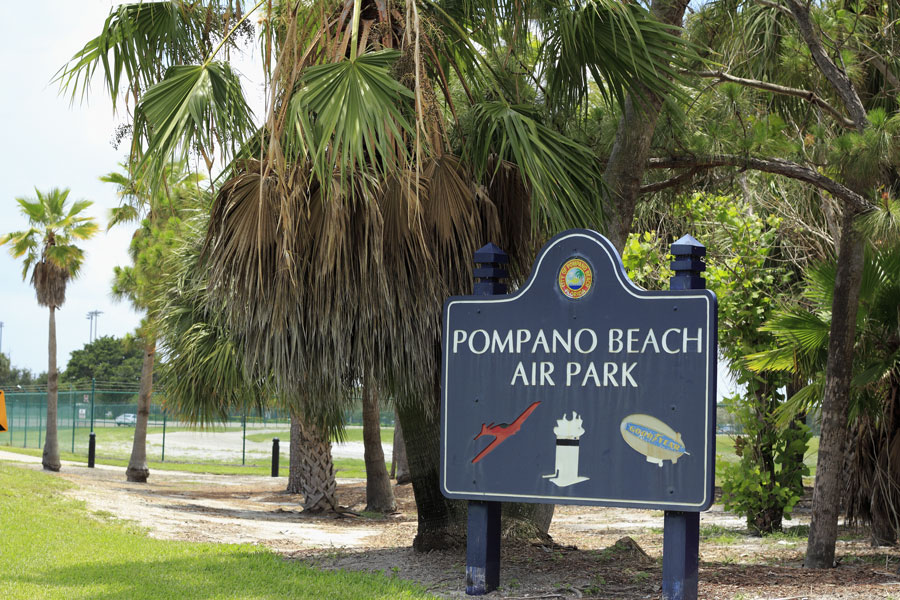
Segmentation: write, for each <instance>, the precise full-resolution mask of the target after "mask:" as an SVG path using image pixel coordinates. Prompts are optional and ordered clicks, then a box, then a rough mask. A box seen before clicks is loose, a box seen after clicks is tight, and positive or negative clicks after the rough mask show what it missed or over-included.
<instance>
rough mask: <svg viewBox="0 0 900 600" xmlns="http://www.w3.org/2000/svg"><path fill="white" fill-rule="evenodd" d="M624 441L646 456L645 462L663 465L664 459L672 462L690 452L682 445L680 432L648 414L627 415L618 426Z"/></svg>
mask: <svg viewBox="0 0 900 600" xmlns="http://www.w3.org/2000/svg"><path fill="white" fill-rule="evenodd" d="M619 431H620V432H621V433H622V438H623V439H624V440H625V443H626V444H628V445H629V446H631V447H632V448H634V449H635V450H636V451H637V452H639V453H641V454H643V455H644V456H646V457H647V462H651V463H656V464H657V465H659V466H660V467H662V466H663V461H664V460H671V461H672V464H673V465H674V464H675V463H677V462H678V459H679V458H681V457H682V455H684V454H690V453H689V452H688V451H687V449H686V448H685V447H684V442H683V441H682V439H681V434H680V433H677V432H676V431H675V430H674V429H672V428H671V427H669V426H668V425H666V424H665V423H663V422H662V421H660V420H659V419H657V418H656V417H651V416H650V415H641V414H635V415H628V416H627V417H625V418H624V419H622V424H621V425H620V426H619Z"/></svg>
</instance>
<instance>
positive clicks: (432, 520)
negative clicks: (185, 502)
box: [61, 0, 683, 547]
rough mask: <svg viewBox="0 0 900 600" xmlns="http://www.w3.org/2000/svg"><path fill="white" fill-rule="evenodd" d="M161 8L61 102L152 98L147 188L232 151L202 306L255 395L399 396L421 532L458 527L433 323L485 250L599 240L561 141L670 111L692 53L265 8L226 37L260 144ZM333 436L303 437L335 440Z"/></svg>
mask: <svg viewBox="0 0 900 600" xmlns="http://www.w3.org/2000/svg"><path fill="white" fill-rule="evenodd" d="M158 4H159V5H166V6H168V7H169V8H164V7H159V6H158ZM158 4H154V5H153V6H154V8H153V9H152V10H154V11H157V13H158V16H157V17H156V18H155V20H154V18H152V16H151V15H150V13H149V12H146V11H144V9H142V8H140V7H139V6H137V5H130V6H129V7H127V8H126V7H123V8H119V9H117V10H116V11H114V12H113V13H112V15H111V17H110V19H109V20H108V21H107V23H106V25H105V27H104V30H103V32H102V33H101V35H100V36H98V38H96V39H95V40H92V41H91V42H89V43H88V44H87V45H86V46H85V48H84V49H83V50H82V51H81V52H79V53H78V54H77V55H76V57H75V58H74V59H73V61H72V62H70V64H69V65H68V66H67V67H66V68H64V69H63V71H62V72H61V79H62V81H63V83H64V84H67V85H68V86H69V88H70V89H71V90H72V91H73V93H74V92H75V91H76V90H84V89H85V83H86V78H88V77H89V76H90V75H91V74H92V73H93V71H94V69H96V68H97V67H98V66H101V65H102V69H103V76H104V78H105V81H106V84H107V85H106V87H107V89H108V90H109V91H110V93H111V94H113V95H118V90H119V87H118V85H119V84H118V82H119V80H120V79H121V78H122V77H123V74H124V76H127V77H128V79H129V82H130V83H129V85H134V83H135V82H138V83H146V85H140V86H138V87H141V88H142V89H146V92H145V93H144V94H143V96H142V97H141V99H140V101H139V102H138V103H137V105H136V116H137V119H136V121H135V123H136V127H135V130H134V133H135V140H136V146H137V147H140V148H141V150H142V154H141V156H142V158H141V161H142V163H143V164H145V165H147V167H148V168H149V169H150V171H151V172H159V169H160V167H161V165H162V164H164V161H165V160H168V159H169V157H171V155H172V154H176V155H181V156H184V155H187V154H188V153H189V152H190V151H191V150H192V149H193V148H195V147H199V148H201V149H202V150H204V151H205V152H207V154H208V151H209V149H210V148H211V147H213V146H214V145H215V143H216V142H217V141H220V142H223V144H221V145H220V146H219V147H220V148H221V149H222V152H223V154H224V153H227V152H229V151H231V152H237V156H238V160H235V161H233V162H232V163H231V164H230V165H229V166H228V168H227V169H226V171H225V173H224V175H223V178H222V179H223V181H224V184H223V185H222V187H221V188H220V191H219V194H218V197H217V200H216V203H215V205H214V206H213V210H212V215H211V219H210V225H209V231H208V235H207V241H206V256H207V257H208V261H207V263H206V264H205V265H204V266H205V267H206V268H208V269H209V300H208V302H209V303H210V305H211V306H214V307H215V311H216V312H217V313H218V314H220V315H221V318H222V320H223V325H224V327H225V330H227V331H228V332H229V335H230V336H231V338H232V340H233V342H234V343H235V345H236V346H238V347H239V348H240V349H241V355H242V359H243V363H244V367H245V370H246V371H247V372H248V375H250V376H251V377H255V378H257V379H270V380H271V382H272V385H273V386H275V388H276V389H277V390H278V393H279V396H280V397H282V398H286V399H289V400H288V401H290V402H293V403H294V404H295V407H296V408H297V409H299V412H301V413H302V414H304V415H308V416H312V415H317V414H328V413H329V412H331V411H336V410H339V409H340V408H341V407H342V406H344V405H345V403H346V399H347V398H348V397H349V396H350V395H349V394H347V393H346V391H347V389H348V387H349V386H350V385H352V383H353V382H354V381H361V380H363V378H364V377H367V376H368V377H371V378H372V379H373V380H375V381H376V382H378V383H379V386H380V387H381V388H383V389H385V390H386V391H388V392H390V393H391V394H392V395H393V396H394V398H395V399H396V400H397V403H398V412H399V415H400V419H401V422H402V423H403V430H404V434H405V441H406V443H407V447H408V455H409V463H410V470H411V475H412V478H413V484H414V488H415V493H416V498H417V503H418V505H419V511H420V526H421V531H420V533H423V534H425V536H424V537H427V534H428V532H429V530H432V529H433V530H434V531H435V533H436V535H437V536H438V537H441V536H443V535H444V530H445V529H446V527H447V525H448V524H450V523H451V522H454V521H456V517H458V516H459V514H461V511H458V510H456V509H454V508H452V506H451V505H450V504H449V503H448V502H447V501H445V500H444V499H443V497H442V496H441V494H440V492H439V488H438V485H437V475H438V473H437V471H438V437H439V436H438V435H437V427H438V423H437V419H436V415H437V413H438V411H437V408H438V395H437V394H436V390H437V388H438V377H437V373H438V369H437V365H438V364H439V355H438V353H439V338H440V325H439V324H440V319H439V313H440V307H441V304H442V302H443V300H444V298H446V297H447V296H448V295H451V294H455V293H465V292H467V291H468V290H469V289H470V285H471V274H472V265H471V264H470V263H471V256H472V253H473V252H474V250H475V249H476V248H478V247H480V246H481V245H483V244H485V243H487V242H488V241H494V242H496V243H499V244H500V245H502V246H503V247H504V248H505V249H506V250H507V251H508V252H509V253H510V255H511V256H512V258H513V263H514V271H515V273H516V275H517V276H521V274H522V270H523V269H524V266H525V265H526V264H527V263H528V262H529V260H530V257H531V255H532V252H533V250H534V248H535V246H536V244H537V243H538V240H539V238H541V237H543V236H545V235H547V234H549V233H552V232H554V231H555V230H558V229H561V228H565V227H569V226H595V227H596V226H598V223H599V222H600V218H601V217H600V212H599V204H598V201H597V198H598V195H599V194H598V192H599V189H600V183H599V176H598V174H599V166H598V165H597V162H596V160H595V159H594V157H593V154H592V152H591V151H590V150H589V149H588V148H587V147H586V146H585V145H583V144H582V143H580V142H579V141H578V138H577V136H568V135H566V134H565V132H564V131H563V127H557V126H555V125H554V123H563V124H565V123H571V121H572V120H573V119H575V120H577V118H578V117H579V115H583V114H584V113H585V111H584V107H585V106H586V105H587V104H586V102H587V101H588V99H589V97H590V95H589V92H590V90H592V89H594V90H599V92H600V95H601V96H603V97H605V98H607V99H608V100H610V101H613V100H621V99H622V98H623V97H624V95H625V93H626V91H627V90H629V89H632V88H635V87H636V86H638V85H640V86H643V87H642V88H641V89H645V90H648V91H651V92H658V93H677V92H676V89H677V88H676V86H675V85H674V84H673V82H672V79H673V78H674V79H677V77H678V75H677V68H675V67H672V66H670V61H671V60H672V58H673V57H676V58H677V57H678V56H679V52H683V46H680V45H679V42H678V40H677V38H676V37H675V36H674V35H672V32H671V30H670V28H668V27H666V26H663V25H660V24H659V23H658V22H657V21H655V20H654V19H653V18H651V17H650V16H649V15H648V13H647V12H646V11H645V10H644V9H643V8H641V7H640V6H639V5H638V4H636V3H621V2H618V1H617V0H587V1H585V2H581V3H577V4H576V5H572V4H569V3H567V4H561V3H558V2H554V1H553V0H538V1H535V2H525V3H523V2H508V3H507V2H501V3H499V4H498V3H495V2H479V1H472V2H463V3H458V2H447V1H443V0H442V1H433V0H408V1H406V2H403V3H400V4H397V5H384V4H383V3H379V2H375V1H372V0H359V1H356V2H353V1H346V2H334V1H331V0H321V1H319V2H313V3H287V2H259V3H257V4H255V5H254V6H253V7H252V8H251V9H250V10H247V11H246V12H245V13H244V14H243V15H242V16H241V17H240V19H241V20H239V21H237V23H235V21H236V19H232V20H231V21H230V22H229V23H230V24H233V28H232V29H233V31H239V30H240V28H241V27H242V24H243V23H245V22H246V21H245V20H244V19H246V18H247V17H248V16H249V15H250V14H251V13H252V12H253V11H254V10H258V9H260V7H262V6H263V5H265V6H266V8H264V9H262V17H261V18H260V19H259V22H260V26H261V43H262V46H263V51H262V52H261V55H262V57H263V59H264V60H265V65H264V66H265V71H266V73H267V75H268V81H269V88H268V89H269V100H268V103H267V113H266V114H265V115H264V121H263V123H261V124H260V125H259V126H258V127H257V129H256V133H255V134H254V135H252V136H251V135H248V130H249V129H250V127H249V118H248V111H247V109H246V102H245V101H244V100H243V95H242V92H241V88H240V84H239V81H238V80H237V77H236V76H235V74H234V73H233V71H231V70H230V69H229V68H228V66H227V63H226V62H223V61H222V60H221V57H219V56H217V55H216V51H217V48H214V49H213V50H212V51H210V52H208V53H207V54H206V55H205V57H204V58H203V59H202V60H199V61H197V62H196V64H190V65H183V66H181V65H180V62H184V61H181V57H182V55H185V54H186V52H176V51H175V50H170V49H175V48H178V47H179V44H189V43H190V40H191V32H192V31H193V30H194V29H193V28H192V27H191V26H188V25H185V24H184V22H185V20H186V19H188V20H189V19H191V17H192V15H195V14H197V13H196V11H193V9H192V8H191V6H194V7H196V6H197V5H191V6H185V7H183V8H184V10H178V7H182V3H180V2H168V3H165V2H164V3H158ZM225 5H226V3H224V2H223V3H216V2H212V3H209V6H215V7H217V8H218V9H223V8H224V7H225ZM227 5H228V6H229V7H230V6H231V3H227ZM142 6H146V5H142ZM142 11H144V12H142ZM176 12H177V17H176V16H173V15H175V13H176ZM234 16H235V17H237V15H234ZM154 24H156V25H157V29H153V28H152V25H154ZM138 32H139V33H140V35H137V33H138ZM231 33H232V31H231V30H229V31H226V32H225V33H224V34H223V35H224V37H223V38H222V40H223V43H224V40H227V39H231V37H229V36H231ZM163 39H164V40H165V41H166V43H165V44H163V43H161V41H162V40H163ZM157 41H159V42H157ZM221 47H223V48H227V43H225V44H224V45H221ZM107 54H112V55H113V56H119V57H126V58H122V59H120V60H117V61H109V60H106V59H105V57H106V56H107ZM169 65H171V66H169ZM166 66H169V68H168V69H164V67H166ZM667 75H668V77H667ZM572 129H573V130H577V129H578V127H577V126H574V127H572ZM205 155H206V154H204V156H205ZM157 179H159V178H157ZM316 420H319V421H322V420H321V419H316ZM326 429H327V427H325V425H324V424H323V425H321V426H315V425H314V426H313V427H310V428H309V430H310V431H309V435H311V436H313V437H314V438H316V439H319V440H322V439H326V441H327V438H325V432H326ZM424 537H423V539H424ZM420 547H421V546H420Z"/></svg>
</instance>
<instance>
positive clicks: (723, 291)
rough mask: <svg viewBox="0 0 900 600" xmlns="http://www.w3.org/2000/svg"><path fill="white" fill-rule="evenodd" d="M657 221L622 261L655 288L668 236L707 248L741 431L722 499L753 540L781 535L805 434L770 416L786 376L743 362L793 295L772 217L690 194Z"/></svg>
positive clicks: (768, 342)
mask: <svg viewBox="0 0 900 600" xmlns="http://www.w3.org/2000/svg"><path fill="white" fill-rule="evenodd" d="M666 208H667V213H666V214H665V215H661V218H662V219H663V220H662V221H661V224H662V225H663V226H664V227H665V228H666V230H667V232H668V233H670V234H671V235H667V233H666V232H661V233H657V232H645V233H643V234H632V235H631V236H629V238H628V241H627V242H626V244H625V251H624V254H623V262H624V265H625V267H626V269H627V270H628V274H629V276H630V277H631V278H632V279H634V280H635V281H637V282H638V283H639V284H641V285H643V286H645V287H648V288H659V287H660V284H661V283H662V282H665V281H668V277H669V276H670V275H671V272H670V271H669V269H668V263H667V262H666V257H667V247H666V246H665V241H666V239H667V238H670V237H671V238H673V239H674V237H675V236H679V235H680V232H683V231H690V232H692V233H693V234H694V235H696V236H698V237H699V238H700V239H701V240H702V241H703V242H704V244H705V245H706V247H707V261H706V271H705V273H704V277H705V279H706V282H707V288H708V289H710V290H712V291H713V292H715V294H716V297H717V298H718V301H719V352H720V354H721V355H722V357H723V358H724V359H725V360H727V361H728V364H729V367H730V369H731V372H732V373H733V374H734V376H735V379H736V381H737V383H738V384H740V385H742V386H743V387H745V388H746V390H747V391H746V393H745V394H743V395H742V396H741V395H738V396H736V397H734V398H731V399H730V404H731V409H732V411H733V412H734V413H735V414H736V416H737V417H738V420H739V422H740V423H741V424H742V425H743V430H744V433H743V435H741V436H739V437H738V438H737V439H736V441H735V448H736V450H737V454H738V456H739V457H740V460H739V462H738V463H737V464H735V465H729V466H727V467H726V468H725V471H724V477H723V483H722V488H723V492H724V494H723V501H724V503H725V506H726V507H727V508H728V509H730V510H735V511H736V512H738V513H739V514H741V515H744V516H745V517H746V518H747V526H748V528H749V529H750V531H752V532H754V533H757V534H764V533H771V532H773V531H776V530H780V529H781V524H782V518H783V516H787V517H788V518H789V517H790V513H791V509H792V508H793V506H794V504H795V503H796V502H797V501H798V500H799V499H800V498H801V497H802V496H803V480H802V476H803V475H804V474H807V473H806V472H805V470H806V467H805V465H804V464H803V456H804V453H805V450H806V444H807V442H808V440H809V430H808V428H807V427H806V426H805V425H803V424H802V423H795V424H794V426H793V427H790V428H786V429H780V428H779V427H778V426H777V423H776V421H775V417H774V411H775V409H776V408H777V407H778V406H780V405H781V401H782V398H781V395H780V393H779V391H778V390H779V389H780V388H782V387H783V386H784V385H786V384H787V383H788V381H787V380H788V378H786V377H785V376H783V375H781V374H779V373H770V374H768V375H767V376H760V375H759V374H757V373H755V372H753V371H751V370H750V369H749V368H748V367H747V365H746V363H745V361H744V356H745V355H746V354H747V353H748V352H754V351H763V350H769V349H771V348H772V347H773V346H774V344H775V339H774V338H773V337H772V335H771V334H769V333H766V332H761V331H760V327H761V326H762V325H763V323H765V321H766V319H767V318H769V317H770V316H771V315H772V314H773V310H774V309H775V307H776V306H777V299H779V298H788V297H790V295H791V293H792V286H791V281H792V277H793V276H792V271H791V270H790V269H789V268H788V267H787V266H786V265H785V263H784V262H783V261H781V260H779V256H778V254H779V250H780V248H779V227H780V225H781V221H780V219H779V218H778V217H776V216H772V215H769V216H767V215H765V214H760V213H758V212H757V211H756V210H755V209H754V206H753V204H752V203H751V202H750V201H748V200H747V199H743V198H740V197H733V196H717V195H714V194H699V193H697V194H693V195H691V196H688V197H683V198H679V199H678V200H676V201H675V202H674V203H669V204H668V205H667V207H666Z"/></svg>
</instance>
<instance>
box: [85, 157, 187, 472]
mask: <svg viewBox="0 0 900 600" xmlns="http://www.w3.org/2000/svg"><path fill="white" fill-rule="evenodd" d="M164 177H165V186H164V187H159V188H155V189H154V188H151V187H150V186H149V185H148V184H147V181H146V178H144V177H142V174H141V173H129V172H127V167H126V171H125V172H114V173H109V174H107V175H104V176H103V177H101V178H100V179H101V181H104V182H106V183H112V184H115V185H116V186H117V187H118V194H119V198H120V200H121V204H120V205H119V206H118V207H116V208H114V209H112V211H111V212H110V219H109V224H108V227H107V229H109V228H112V227H114V226H116V225H119V224H123V223H131V222H135V221H139V222H140V227H138V229H137V231H136V232H135V234H134V237H133V238H132V240H131V245H130V246H129V254H130V255H131V259H132V264H131V265H128V266H124V267H116V268H115V276H114V279H113V287H112V291H113V296H114V297H115V298H117V299H119V300H123V299H127V300H128V301H130V302H131V304H132V306H134V308H135V309H136V310H139V311H140V310H147V308H148V306H149V303H150V298H151V296H152V295H153V293H154V290H155V288H157V287H159V286H160V285H161V280H162V278H163V274H164V273H163V266H162V260H163V256H164V255H165V254H166V253H167V252H168V251H170V250H171V248H172V247H173V245H174V244H175V243H176V242H177V236H178V233H179V229H180V227H181V222H182V218H183V217H185V216H186V215H187V214H188V213H190V212H191V211H193V210H196V209H197V208H198V207H199V206H200V200H199V198H200V196H201V193H200V190H199V186H198V184H199V182H200V179H201V178H200V177H199V176H198V175H196V174H192V173H190V172H187V171H186V170H185V169H184V165H182V164H175V163H173V164H170V165H169V166H168V167H167V168H166V171H165V174H164ZM141 338H142V339H143V341H144V359H143V364H142V366H141V384H140V392H139V393H138V407H137V422H136V424H135V428H134V440H133V443H132V447H131V457H130V458H129V461H128V468H127V469H126V470H125V477H126V478H127V480H128V481H133V482H141V483H142V482H145V481H147V478H148V477H149V476H150V469H149V468H148V467H147V422H148V420H149V416H150V400H151V397H152V395H153V365H154V361H155V358H156V332H155V327H154V322H153V320H152V319H149V318H148V319H144V322H143V323H142V324H141Z"/></svg>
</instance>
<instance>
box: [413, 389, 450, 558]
mask: <svg viewBox="0 0 900 600" xmlns="http://www.w3.org/2000/svg"><path fill="white" fill-rule="evenodd" d="M429 401H431V399H429ZM430 412H432V413H433V414H434V417H433V418H430V417H429V414H428V413H429V411H428V410H427V408H426V407H425V406H423V405H419V404H416V403H414V402H401V403H400V405H399V406H398V407H397V414H398V416H399V417H400V423H401V426H402V427H403V441H404V442H405V444H406V456H407V459H408V461H409V473H410V477H412V486H413V494H414V495H415V498H416V512H417V513H418V517H419V528H418V531H417V533H416V537H415V539H413V548H414V549H415V550H416V551H419V552H428V551H429V550H443V549H446V548H453V547H460V546H462V545H463V544H464V543H465V539H466V538H465V534H466V503H465V502H461V501H459V500H449V499H447V498H445V497H444V495H443V494H441V487H440V459H441V452H440V439H441V431H440V422H439V421H438V419H437V411H436V410H434V411H430Z"/></svg>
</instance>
